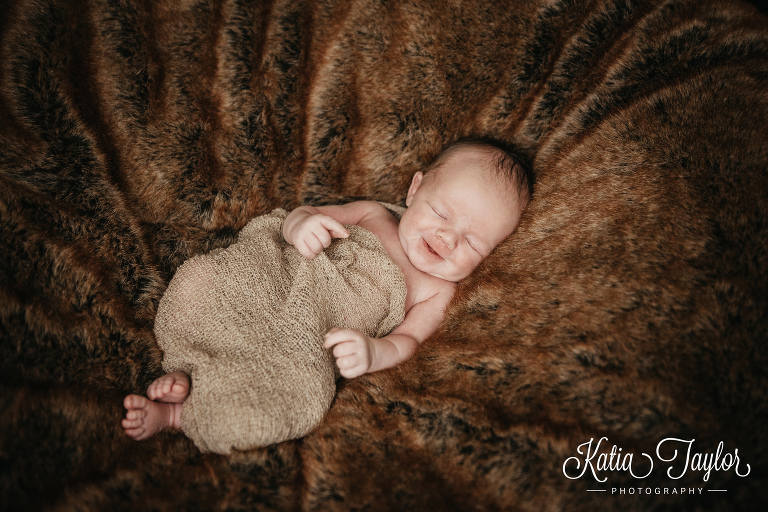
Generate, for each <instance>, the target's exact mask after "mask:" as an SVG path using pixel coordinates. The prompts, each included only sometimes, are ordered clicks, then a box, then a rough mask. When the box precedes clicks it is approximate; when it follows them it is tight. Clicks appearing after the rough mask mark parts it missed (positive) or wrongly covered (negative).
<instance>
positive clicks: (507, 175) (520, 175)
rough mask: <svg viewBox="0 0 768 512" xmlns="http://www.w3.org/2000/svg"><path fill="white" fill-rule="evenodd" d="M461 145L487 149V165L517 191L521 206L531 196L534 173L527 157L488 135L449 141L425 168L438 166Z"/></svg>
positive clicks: (509, 145)
mask: <svg viewBox="0 0 768 512" xmlns="http://www.w3.org/2000/svg"><path fill="white" fill-rule="evenodd" d="M461 147H473V148H480V149H486V150H488V151H489V153H490V154H489V164H490V165H489V167H490V169H491V170H492V171H494V172H495V173H496V175H497V176H498V177H500V178H502V179H504V180H506V181H507V182H508V183H509V184H510V185H512V186H513V187H514V189H515V190H516V191H517V193H518V195H519V197H520V199H521V200H522V204H523V208H525V206H526V205H527V204H528V202H529V201H530V200H531V197H533V184H534V181H535V175H534V173H533V169H532V168H531V166H530V164H529V163H528V161H527V159H526V158H525V157H523V155H522V154H521V153H520V151H518V150H517V148H515V147H514V146H513V145H512V144H509V143H506V142H502V141H500V140H497V139H493V138H489V137H466V138H462V139H459V140H456V141H454V142H451V143H450V144H448V145H447V146H446V147H444V148H443V150H442V151H441V152H440V155H439V156H438V157H437V158H436V159H435V161H434V162H432V164H431V165H430V166H429V168H428V169H427V170H431V169H434V168H435V167H438V166H439V165H440V164H441V163H442V162H443V161H444V159H445V157H446V156H447V155H449V154H450V153H451V151H453V150H455V149H458V148H461Z"/></svg>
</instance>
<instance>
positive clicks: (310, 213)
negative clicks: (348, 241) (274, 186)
mask: <svg viewBox="0 0 768 512" xmlns="http://www.w3.org/2000/svg"><path fill="white" fill-rule="evenodd" d="M376 206H377V205H376V203H373V202H370V201H355V202H353V203H348V204H341V205H332V206H317V207H315V206H299V207H298V208H296V209H295V210H293V211H292V212H291V213H289V214H288V216H287V217H286V218H285V222H284V223H283V238H284V239H285V241H286V242H288V243H289V244H291V245H293V246H294V247H296V249H297V250H298V251H299V252H300V253H301V254H302V255H303V256H304V257H305V258H310V259H311V258H314V257H315V256H317V255H318V254H320V253H321V252H323V249H325V248H326V247H328V246H329V245H331V239H333V238H346V237H348V236H349V232H348V231H347V230H346V228H344V225H349V224H354V225H357V224H359V223H360V222H362V221H363V219H365V218H366V217H367V216H369V215H371V214H373V213H375V212H376Z"/></svg>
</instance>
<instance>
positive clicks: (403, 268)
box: [122, 140, 533, 453]
mask: <svg viewBox="0 0 768 512" xmlns="http://www.w3.org/2000/svg"><path fill="white" fill-rule="evenodd" d="M532 182H533V177H532V174H531V171H530V170H529V168H528V167H527V166H526V165H525V164H524V163H523V162H522V160H521V159H520V158H519V157H518V156H516V155H515V154H514V153H513V152H511V151H510V150H508V149H506V148H505V147H504V146H502V145H501V144H497V143H495V142H486V141H481V140H463V141H459V142H456V143H454V144H452V145H451V146H449V147H448V148H447V149H446V150H444V151H443V152H442V153H441V154H440V155H439V156H438V157H437V159H436V160H435V161H434V162H433V163H432V164H431V165H430V166H429V167H428V168H427V170H426V171H425V172H424V173H422V172H417V173H415V175H414V176H413V179H412V181H411V185H410V188H409V189H408V193H407V196H406V201H405V203H406V207H407V208H406V209H405V211H404V212H403V213H402V216H401V217H400V219H398V218H397V217H396V216H395V215H393V213H392V212H391V211H390V210H389V209H388V208H386V207H385V206H383V205H381V204H379V203H376V202H371V201H357V202H353V203H349V204H344V205H334V206H320V207H312V206H301V207H298V208H296V209H295V210H293V211H292V212H291V213H290V214H288V215H287V217H285V219H284V221H283V222H282V230H281V231H282V236H283V237H284V241H285V242H287V243H288V244H290V245H292V246H294V247H295V249H296V250H297V251H298V252H299V253H300V254H301V255H302V256H303V257H304V258H307V259H310V260H312V259H314V258H316V257H317V256H318V255H320V254H321V253H323V252H324V251H326V250H329V251H330V250H332V249H333V247H332V243H333V240H334V239H345V238H347V237H349V236H350V229H351V228H353V227H354V229H355V230H356V231H355V233H358V231H357V230H358V228H363V230H365V231H367V232H370V233H372V234H373V235H375V239H377V240H378V242H380V245H381V247H383V250H384V251H385V252H386V256H388V258H389V259H390V260H391V261H392V262H394V264H395V265H396V267H397V268H398V269H399V271H400V272H401V273H402V281H404V289H405V298H404V305H403V304H400V305H396V306H395V308H401V309H402V311H398V312H395V313H399V314H400V315H401V316H400V317H398V319H399V318H403V320H402V322H401V323H400V324H399V325H397V326H396V327H395V328H394V329H393V330H391V332H389V333H388V334H387V333H384V335H382V336H380V337H377V336H372V335H371V334H370V333H371V332H376V331H371V330H370V329H358V328H351V327H349V326H347V325H336V326H333V328H330V329H329V330H328V331H327V332H326V333H325V336H324V340H322V339H321V340H318V342H317V343H318V344H319V343H321V342H322V343H323V346H324V347H325V348H326V349H328V350H331V351H332V354H333V357H334V358H335V364H336V366H337V368H338V372H339V373H340V374H341V376H343V377H345V378H348V379H351V378H354V377H357V376H360V375H363V374H365V373H368V372H374V371H378V370H382V369H385V368H390V367H392V366H395V365H397V364H399V363H401V362H403V361H405V360H407V359H408V358H410V357H411V356H412V355H413V353H414V351H415V350H416V348H417V347H418V346H419V344H420V343H421V342H423V341H424V340H425V339H426V338H427V337H429V336H430V335H431V334H432V333H433V332H434V331H435V330H436V329H437V327H438V325H439V324H440V322H441V320H442V318H443V315H444V312H445V309H446V307H447V305H448V302H449V301H450V299H451V298H452V296H453V294H454V290H455V288H456V283H457V282H458V281H460V280H461V279H463V278H465V277H467V276H468V275H469V274H470V273H471V272H472V270H473V269H474V268H475V267H476V266H477V265H478V264H479V263H480V262H481V261H482V260H483V259H484V258H485V257H486V256H488V255H489V254H490V252H491V251H492V250H493V249H494V248H495V247H496V246H497V245H498V244H499V243H500V242H501V241H503V240H504V239H505V238H506V237H507V236H509V235H510V234H511V233H512V232H513V231H514V230H515V228H516V227H517V225H518V223H519V220H520V217H521V215H522V213H523V211H524V210H525V208H526V206H527V204H528V202H529V200H530V198H531V194H532V188H533V187H532ZM273 213H274V212H273ZM246 229H247V228H246ZM244 231H245V230H244ZM355 236H357V235H355ZM375 242H376V241H375V240H374V244H375ZM333 245H334V246H335V245H336V244H335V243H334V244H333ZM329 247H330V248H331V249H329ZM352 259H354V258H352ZM254 264H258V262H255V263H254ZM175 279H176V277H174V280H175ZM169 288H170V286H169ZM166 293H168V292H166ZM164 298H165V297H164ZM392 303H393V304H397V303H396V302H392ZM161 307H162V301H161ZM402 315H404V317H403V316H402ZM296 320H297V322H298V321H299V320H302V319H296ZM387 328H388V329H389V328H391V327H387ZM157 330H158V327H157V325H156V332H157ZM364 330H368V332H363V331H364ZM160 338H161V337H160V336H159V335H158V342H160V344H161V347H163V343H162V342H161V339H160ZM163 349H164V351H165V358H166V359H167V360H170V359H172V357H171V354H169V350H168V348H166V347H163ZM198 352H199V350H198ZM166 359H164V363H163V366H164V368H166V371H168V365H167V364H166ZM230 362H231V364H235V362H234V361H229V360H228V361H227V364H229V363H230ZM176 367H178V368H184V369H186V367H185V366H183V365H181V366H178V365H177V366H176ZM221 371H222V372H226V371H227V370H226V366H224V369H223V370H221ZM187 372H190V373H191V370H187V371H172V372H170V373H168V374H166V375H164V376H162V377H160V378H159V379H157V380H156V381H155V382H153V383H152V384H151V385H150V387H149V389H148V390H147V397H148V398H144V397H141V396H138V395H129V396H127V397H126V398H125V401H124V405H125V407H126V409H127V411H128V412H127V414H126V417H125V419H124V420H123V422H122V425H123V428H124V429H125V431H126V433H127V434H128V435H129V436H130V437H132V438H134V439H137V440H141V439H145V438H147V437H149V436H151V435H153V434H154V433H156V432H158V431H159V430H162V429H164V428H166V427H173V428H182V429H184V431H185V433H187V435H188V436H190V437H191V438H193V440H195V442H196V444H198V446H200V447H201V449H208V450H211V451H221V452H224V453H226V452H228V451H229V444H231V443H229V444H225V445H223V446H224V447H223V448H220V449H216V448H211V446H212V445H211V444H210V443H207V442H204V441H201V442H199V441H198V440H197V439H195V437H194V435H191V433H190V432H189V431H188V430H187V429H186V428H184V423H185V421H184V419H183V414H187V413H188V412H187V411H185V412H184V413H183V411H184V408H185V405H186V406H187V407H189V406H190V404H189V401H188V397H189V396H190V391H191V389H192V388H191V387H192V386H194V387H195V389H197V386H203V387H201V388H200V389H201V390H202V389H204V383H199V382H198V377H196V376H195V375H193V377H192V379H191V380H190V376H189V375H188V373H187ZM268 384H269V383H268ZM269 385H271V384H269ZM331 386H333V384H331ZM205 389H207V388H205ZM332 392H335V388H333V390H332ZM201 393H202V391H201ZM278 394H283V395H285V393H278ZM276 396H277V395H276ZM331 396H332V395H331ZM208 400H209V401H210V400H211V398H210V397H209V398H208ZM324 400H325V401H326V402H327V403H325V404H323V407H322V409H321V410H322V411H326V410H327V408H328V407H330V400H327V398H326V399H324ZM290 403H291V401H290V400H289V401H288V402H287V404H288V406H289V405H290ZM288 406H286V405H285V404H284V405H281V406H280V408H281V409H285V408H286V407H288ZM251 409H252V410H251V411H250V412H251V413H252V414H255V415H258V408H256V409H253V408H251ZM298 409H299V410H297V411H296V415H297V416H294V418H295V417H300V415H301V414H302V410H300V409H301V408H300V407H299V408H298ZM238 414H240V412H238ZM214 415H216V414H214ZM187 416H190V415H189V414H187ZM216 416H218V418H215V420H216V421H220V420H222V418H221V416H222V414H221V413H219V414H217V415H216ZM281 421H289V420H281ZM290 421H294V420H290ZM318 421H319V419H314V420H312V422H311V423H312V424H311V428H313V427H314V425H315V424H316V423H317V422H318ZM188 423H191V420H190V421H188ZM214 423H215V422H214ZM212 428H214V429H215V428H216V427H215V425H214V426H213V427H212ZM255 428H260V427H254V426H253V425H250V426H248V427H246V432H247V431H248V430H254V429H255ZM311 428H310V426H303V427H302V428H301V429H298V430H297V429H296V428H284V429H282V430H281V432H280V433H279V434H277V435H271V437H269V436H267V437H263V436H262V437H260V438H259V440H249V441H245V442H244V443H240V444H239V445H238V446H235V447H238V448H248V447H250V446H251V445H252V446H263V445H264V444H269V443H271V442H279V441H283V440H286V439H289V438H294V437H300V436H301V435H305V434H306V433H308V430H310V429H311ZM190 430H191V429H190ZM247 435H249V436H250V434H247ZM256 437H258V436H256ZM253 439H256V438H255V437H254V438H253ZM233 446H234V445H233Z"/></svg>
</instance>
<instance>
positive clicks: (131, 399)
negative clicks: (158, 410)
mask: <svg viewBox="0 0 768 512" xmlns="http://www.w3.org/2000/svg"><path fill="white" fill-rule="evenodd" d="M123 406H124V407H125V408H126V409H137V408H139V407H141V397H140V396H138V395H128V396H127V397H125V400H123Z"/></svg>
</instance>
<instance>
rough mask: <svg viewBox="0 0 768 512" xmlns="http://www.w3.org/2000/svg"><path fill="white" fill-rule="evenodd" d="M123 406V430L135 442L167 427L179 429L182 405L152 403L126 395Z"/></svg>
mask: <svg viewBox="0 0 768 512" xmlns="http://www.w3.org/2000/svg"><path fill="white" fill-rule="evenodd" d="M123 405H124V406H125V408H126V409H128V412H126V413H125V419H124V420H123V422H122V425H123V428H124V429H125V433H126V434H128V435H129V436H130V437H132V438H134V439H135V440H137V441H141V440H143V439H146V438H148V437H150V436H152V435H154V434H156V433H157V432H159V431H161V430H163V429H164V428H167V427H173V428H181V407H182V404H176V403H163V402H153V401H152V400H147V399H146V398H144V397H143V396H139V395H128V396H127V397H125V400H124V401H123Z"/></svg>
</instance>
